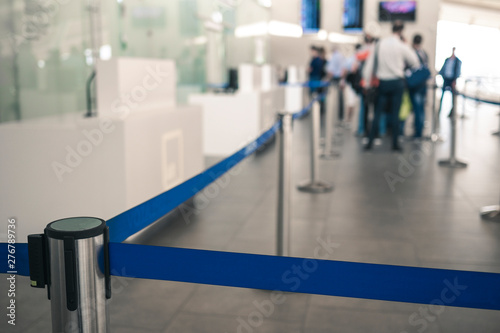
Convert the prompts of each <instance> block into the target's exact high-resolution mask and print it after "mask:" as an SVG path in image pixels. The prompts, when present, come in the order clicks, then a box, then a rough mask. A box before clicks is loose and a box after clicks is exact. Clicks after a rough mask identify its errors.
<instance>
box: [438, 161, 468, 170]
mask: <svg viewBox="0 0 500 333" xmlns="http://www.w3.org/2000/svg"><path fill="white" fill-rule="evenodd" d="M438 163H439V166H442V167H447V168H455V169H463V168H467V163H465V162H460V161H458V160H441V161H439V162H438Z"/></svg>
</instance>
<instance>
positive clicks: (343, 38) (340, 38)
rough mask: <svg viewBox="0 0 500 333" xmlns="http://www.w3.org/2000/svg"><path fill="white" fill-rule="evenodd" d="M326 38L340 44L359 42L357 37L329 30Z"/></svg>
mask: <svg viewBox="0 0 500 333" xmlns="http://www.w3.org/2000/svg"><path fill="white" fill-rule="evenodd" d="M328 40H329V41H330V42H332V43H340V44H356V43H359V37H357V36H350V35H344V34H340V33H338V32H330V34H329V35H328Z"/></svg>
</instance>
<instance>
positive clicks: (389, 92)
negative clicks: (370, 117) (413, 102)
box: [363, 20, 419, 151]
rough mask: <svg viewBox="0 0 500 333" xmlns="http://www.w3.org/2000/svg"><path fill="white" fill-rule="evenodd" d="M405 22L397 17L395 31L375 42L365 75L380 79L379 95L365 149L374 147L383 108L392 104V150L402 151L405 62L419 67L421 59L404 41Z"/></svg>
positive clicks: (393, 27) (366, 78) (393, 29)
mask: <svg viewBox="0 0 500 333" xmlns="http://www.w3.org/2000/svg"><path fill="white" fill-rule="evenodd" d="M403 29H404V24H403V22H402V21H399V20H398V21H395V22H394V23H393V24H392V35H391V36H390V37H386V38H383V39H382V40H381V41H380V42H378V43H377V45H375V51H374V52H373V54H371V55H370V57H369V58H368V60H367V64H366V67H365V69H364V73H363V76H364V77H365V82H367V83H370V82H371V78H372V76H375V77H377V78H378V79H379V86H378V98H377V102H376V105H375V118H374V121H373V124H372V130H371V131H370V138H369V140H368V144H367V145H366V146H365V149H366V150H370V149H372V147H373V141H374V139H375V133H376V132H378V126H379V119H380V115H381V113H382V112H384V108H385V107H386V105H388V104H389V107H390V113H389V115H390V117H391V124H392V150H393V151H401V150H402V149H401V147H400V146H399V142H398V137H399V110H400V108H401V101H402V98H403V90H404V87H405V79H404V77H405V75H404V70H405V66H406V65H408V66H409V67H411V68H418V65H419V61H418V57H417V55H416V54H415V52H414V51H413V50H412V49H411V48H410V47H409V46H408V45H406V44H404V43H403V42H402V41H401V36H402V34H403Z"/></svg>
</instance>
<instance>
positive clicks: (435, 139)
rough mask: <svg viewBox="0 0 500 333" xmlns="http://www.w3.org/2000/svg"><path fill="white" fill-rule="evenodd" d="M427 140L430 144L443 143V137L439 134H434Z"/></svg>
mask: <svg viewBox="0 0 500 333" xmlns="http://www.w3.org/2000/svg"><path fill="white" fill-rule="evenodd" d="M429 139H430V140H431V142H444V139H443V137H442V136H441V135H439V134H436V133H434V134H431V136H430V137H429Z"/></svg>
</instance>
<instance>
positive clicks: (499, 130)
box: [491, 113, 500, 136]
mask: <svg viewBox="0 0 500 333" xmlns="http://www.w3.org/2000/svg"><path fill="white" fill-rule="evenodd" d="M491 134H493V135H496V136H500V113H498V131H496V132H493V133H491Z"/></svg>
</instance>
